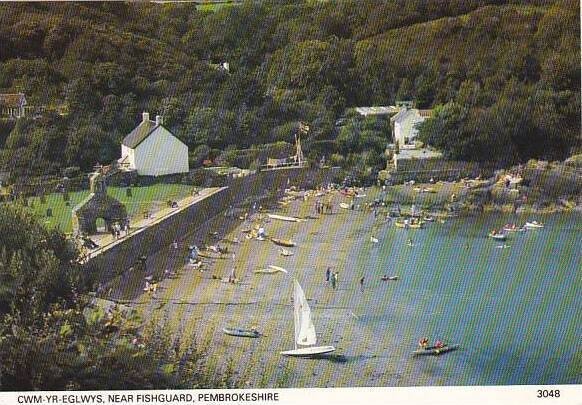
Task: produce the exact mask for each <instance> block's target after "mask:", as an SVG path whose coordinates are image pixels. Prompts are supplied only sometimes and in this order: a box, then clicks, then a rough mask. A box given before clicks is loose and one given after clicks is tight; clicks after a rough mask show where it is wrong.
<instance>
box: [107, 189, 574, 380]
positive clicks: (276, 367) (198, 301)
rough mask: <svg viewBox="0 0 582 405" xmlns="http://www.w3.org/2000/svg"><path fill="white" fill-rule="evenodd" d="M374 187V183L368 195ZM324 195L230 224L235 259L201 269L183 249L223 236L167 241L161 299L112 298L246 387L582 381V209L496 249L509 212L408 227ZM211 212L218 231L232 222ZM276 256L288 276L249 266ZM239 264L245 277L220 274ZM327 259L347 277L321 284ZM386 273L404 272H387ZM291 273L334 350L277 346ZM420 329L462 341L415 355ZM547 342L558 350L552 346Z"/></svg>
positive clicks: (288, 313) (139, 295) (285, 328)
mask: <svg viewBox="0 0 582 405" xmlns="http://www.w3.org/2000/svg"><path fill="white" fill-rule="evenodd" d="M378 193H380V190H379V189H375V190H373V191H368V194H369V196H368V197H367V198H362V200H370V199H372V198H374V195H375V194H378ZM317 198H318V197H315V196H311V197H308V198H307V199H305V200H303V199H296V200H294V201H291V202H289V204H288V205H286V206H284V207H281V208H279V209H276V210H273V212H276V213H277V214H280V215H287V216H295V217H300V218H306V220H305V221H304V222H285V221H279V220H273V219H270V220H268V219H265V218H266V216H265V215H261V217H262V218H264V219H263V220H262V221H259V220H258V214H253V215H252V216H251V217H250V218H249V219H248V220H247V221H243V220H239V219H235V220H229V221H231V223H230V226H228V227H224V226H223V228H224V229H228V233H226V234H224V235H220V237H221V241H220V242H219V243H220V244H221V246H224V247H227V248H228V254H224V255H222V257H221V258H216V259H209V258H204V259H203V262H204V267H203V270H204V271H203V272H200V271H199V270H195V269H193V268H192V267H191V266H190V265H184V263H185V250H186V249H187V245H188V244H190V243H192V242H193V241H196V243H200V240H201V239H204V240H207V241H208V244H212V243H216V241H213V240H212V239H211V238H210V236H208V235H206V234H204V235H200V234H194V235H185V236H184V239H183V240H181V241H180V246H179V248H178V249H175V248H174V247H172V246H168V247H167V248H163V249H162V250H161V251H160V252H159V253H158V254H156V258H155V260H153V261H152V263H151V264H149V265H150V266H155V267H157V268H158V267H159V268H165V267H168V268H169V270H171V271H176V270H177V275H176V276H174V277H171V278H167V279H165V280H163V281H161V282H160V283H159V288H158V289H157V291H156V293H155V294H152V293H151V292H142V291H140V289H139V287H140V285H139V284H138V287H137V290H136V289H133V290H132V293H131V294H129V293H128V295H127V297H122V296H119V297H118V298H119V299H120V300H122V299H124V298H126V299H131V302H132V303H131V305H132V306H133V307H135V308H137V309H138V310H139V311H140V313H141V314H142V316H143V317H144V319H145V320H146V321H151V320H153V321H155V322H157V323H158V324H160V325H165V326H164V327H165V328H168V329H170V330H171V331H175V332H176V333H180V334H181V335H182V336H183V337H184V338H185V339H188V337H193V336H195V339H196V341H197V344H198V345H199V347H200V348H201V349H203V350H205V351H206V352H207V354H208V356H207V361H208V364H209V365H210V366H212V367H216V368H217V369H219V370H225V369H226V368H231V369H232V370H233V372H234V378H235V379H237V380H238V381H239V382H240V383H241V384H242V385H244V386H249V387H257V388H259V387H326V386H411V385H457V384H461V385H463V384H469V385H471V384H472V385H478V384H524V383H534V382H535V383H538V384H539V383H540V382H544V383H556V382H562V383H563V382H576V381H577V380H576V379H579V378H580V377H579V374H578V373H576V372H575V359H576V358H577V357H576V356H580V354H578V353H576V351H575V345H574V342H575V341H576V334H575V333H574V332H575V330H574V329H575V328H573V327H572V325H573V324H574V323H575V319H576V315H575V314H576V309H575V308H577V307H578V308H579V306H580V298H579V297H578V295H577V294H576V289H579V287H580V285H579V282H578V281H574V282H572V280H577V278H576V277H575V273H576V269H578V268H579V267H580V258H579V255H577V254H576V253H575V252H577V251H580V248H581V246H580V241H579V240H578V238H577V237H576V229H578V228H579V226H580V215H579V214H569V215H567V216H549V217H547V218H544V222H546V223H547V224H548V228H549V229H545V230H543V231H541V232H526V234H524V235H516V236H512V239H511V241H510V242H508V244H510V245H511V247H510V248H508V249H498V248H497V246H496V245H497V244H496V243H495V242H494V241H491V240H490V239H488V238H487V237H486V234H487V230H489V229H491V228H492V227H499V226H501V225H502V224H503V223H505V222H506V221H508V218H507V217H504V216H502V215H489V214H488V215H485V216H483V217H480V218H456V219H450V220H447V221H446V222H445V223H444V224H441V223H431V224H428V225H427V226H426V228H425V229H421V230H406V229H397V228H396V227H394V226H393V221H389V222H387V221H386V219H385V217H382V216H379V217H377V218H375V216H374V214H373V212H371V211H370V212H365V211H357V210H354V211H352V210H349V209H341V208H340V207H339V204H340V202H346V203H349V202H350V201H351V199H350V198H347V197H344V196H342V195H341V194H340V193H339V192H337V191H334V192H332V193H330V194H327V195H325V196H321V197H320V199H322V200H327V199H329V200H330V201H331V202H332V204H333V206H334V209H333V213H332V214H316V211H315V201H316V199H317ZM357 200H359V199H357ZM520 220H523V219H520ZM212 221H213V222H214V225H215V228H216V229H220V228H221V225H223V222H225V221H226V219H225V218H223V217H217V218H214V219H213V220H212ZM212 221H211V223H212ZM232 221H234V222H232ZM259 223H260V224H262V225H263V226H264V228H265V230H266V232H267V235H268V236H270V237H275V238H281V239H291V240H293V241H294V242H295V243H296V244H297V246H296V247H290V248H287V249H288V250H289V251H292V252H293V255H292V256H289V257H284V256H282V255H280V253H279V250H280V249H281V248H280V247H279V246H276V245H275V244H273V243H272V242H271V241H269V240H265V241H259V240H256V239H250V240H249V239H246V237H245V233H243V232H242V231H243V230H247V229H249V228H252V227H253V226H254V225H258V224H259ZM209 226H210V227H212V224H211V225H209ZM558 230H559V231H558ZM371 236H374V237H375V238H377V239H378V243H373V242H371V240H370V239H371ZM411 239H412V241H413V243H412V246H409V243H408V242H410V240H411ZM227 240H228V241H235V240H238V241H239V243H232V242H231V243H228V242H227ZM549 242H551V245H550V243H549ZM549 246H551V252H552V254H548V249H550V247H549ZM200 247H201V248H202V246H200ZM233 253H234V255H235V256H234V260H233V257H232V254H233ZM269 265H275V266H280V267H283V268H285V269H287V271H288V274H284V273H275V274H255V273H253V271H254V270H257V269H261V268H265V267H267V266H269ZM233 266H234V267H235V273H236V277H237V278H238V279H239V280H240V281H239V282H238V283H236V284H232V283H226V282H222V281H221V280H220V279H221V278H224V277H228V276H229V274H230V273H231V270H232V267H233ZM327 267H331V269H332V271H337V272H338V273H339V277H338V279H339V280H338V285H337V289H335V290H334V289H333V288H332V287H331V285H330V284H328V283H326V282H325V271H326V268H327ZM158 270H159V269H158ZM549 273H551V277H549ZM383 275H388V276H398V277H399V279H398V280H397V281H382V280H381V277H382V276H383ZM362 276H364V277H365V281H364V289H363V291H362V289H361V287H360V284H359V280H360V279H361V277H362ZM294 278H296V279H297V280H298V281H299V283H300V284H301V285H302V287H303V289H304V291H305V294H306V296H307V299H308V301H309V305H310V306H311V311H312V319H313V322H314V324H315V329H316V332H317V337H318V344H320V345H334V346H335V347H336V349H337V350H336V352H335V353H334V354H332V355H329V356H327V357H325V358H321V359H295V358H287V357H283V356H281V355H280V354H279V352H280V351H284V350H289V349H292V348H293V337H294V329H293V305H292V302H291V294H292V281H293V279H294ZM542 285H543V287H544V288H543V289H540V286H542ZM532 297H533V298H532ZM532 299H534V301H535V303H536V305H535V307H532ZM540 313H541V314H544V316H545V318H544V317H540V316H539V314H540ZM544 319H552V322H551V323H550V322H547V321H545V320H544ZM229 326H230V327H238V328H252V327H254V328H256V329H257V330H259V331H260V332H261V333H262V334H263V336H262V337H260V338H257V339H252V338H240V337H232V336H227V335H225V334H224V333H223V331H222V329H223V328H224V327H229ZM422 336H428V337H429V338H430V339H431V340H434V339H437V338H440V339H444V340H445V341H447V342H450V343H460V344H461V348H460V350H458V351H456V352H451V353H448V354H446V355H442V356H435V357H428V358H422V359H420V358H414V357H413V356H411V352H412V351H413V350H415V349H416V345H417V341H418V339H419V338H420V337H422ZM548 344H549V345H550V346H551V347H552V350H551V351H548V350H544V347H546V348H547V347H548ZM509 363H512V364H513V365H510V364H509ZM515 364H517V365H518V367H514V365H515ZM579 382H580V381H578V383H579Z"/></svg>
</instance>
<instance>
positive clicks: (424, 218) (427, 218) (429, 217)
mask: <svg viewBox="0 0 582 405" xmlns="http://www.w3.org/2000/svg"><path fill="white" fill-rule="evenodd" d="M422 220H423V221H425V222H434V217H433V216H431V215H425V216H424V217H423V218H422Z"/></svg>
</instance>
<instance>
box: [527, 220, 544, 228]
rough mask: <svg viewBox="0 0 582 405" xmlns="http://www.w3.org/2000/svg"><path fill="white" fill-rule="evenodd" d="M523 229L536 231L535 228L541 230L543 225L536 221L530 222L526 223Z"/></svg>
mask: <svg viewBox="0 0 582 405" xmlns="http://www.w3.org/2000/svg"><path fill="white" fill-rule="evenodd" d="M525 227H526V228H528V229H537V228H543V227H544V224H542V223H541V222H538V221H532V222H526V223H525Z"/></svg>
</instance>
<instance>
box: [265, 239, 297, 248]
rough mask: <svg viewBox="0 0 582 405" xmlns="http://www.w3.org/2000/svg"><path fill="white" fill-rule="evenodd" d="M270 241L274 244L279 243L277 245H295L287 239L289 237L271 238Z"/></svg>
mask: <svg viewBox="0 0 582 405" xmlns="http://www.w3.org/2000/svg"><path fill="white" fill-rule="evenodd" d="M271 241H272V242H273V243H274V244H275V245H279V246H285V247H294V246H295V242H293V241H292V240H289V239H278V238H271Z"/></svg>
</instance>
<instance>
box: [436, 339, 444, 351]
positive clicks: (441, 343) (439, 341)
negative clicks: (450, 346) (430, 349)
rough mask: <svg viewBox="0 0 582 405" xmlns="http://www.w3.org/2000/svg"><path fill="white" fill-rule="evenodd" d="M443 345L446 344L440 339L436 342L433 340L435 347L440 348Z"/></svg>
mask: <svg viewBox="0 0 582 405" xmlns="http://www.w3.org/2000/svg"><path fill="white" fill-rule="evenodd" d="M445 346H446V345H445V344H444V343H443V342H442V341H441V340H437V341H436V342H434V347H435V349H442V348H443V347H445Z"/></svg>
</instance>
